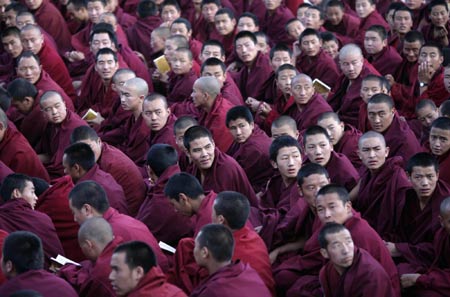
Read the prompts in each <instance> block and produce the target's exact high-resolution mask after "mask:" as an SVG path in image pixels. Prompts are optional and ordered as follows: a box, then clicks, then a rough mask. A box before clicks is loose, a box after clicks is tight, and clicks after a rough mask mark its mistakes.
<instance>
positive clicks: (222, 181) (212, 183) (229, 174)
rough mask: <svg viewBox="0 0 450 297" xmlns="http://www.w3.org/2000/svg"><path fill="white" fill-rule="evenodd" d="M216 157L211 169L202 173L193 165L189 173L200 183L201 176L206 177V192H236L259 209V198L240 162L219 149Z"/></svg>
mask: <svg viewBox="0 0 450 297" xmlns="http://www.w3.org/2000/svg"><path fill="white" fill-rule="evenodd" d="M214 156H215V157H214V162H213V164H212V165H211V167H210V168H209V169H207V170H205V171H204V172H201V171H200V169H199V168H197V166H196V165H193V166H192V168H190V170H189V172H188V173H190V174H192V175H194V176H196V177H197V178H198V180H200V181H201V180H202V179H201V175H202V174H203V175H204V176H203V177H204V179H203V182H202V186H203V189H204V190H205V191H211V190H212V191H214V192H216V193H219V192H222V191H236V192H239V193H241V194H243V195H245V197H247V199H248V200H249V202H250V205H252V206H254V207H258V204H259V203H258V198H256V195H255V192H254V191H253V188H252V186H251V184H250V182H249V181H248V178H247V175H246V174H245V172H244V170H243V169H242V167H241V166H240V165H239V164H238V162H236V160H234V159H233V158H232V157H230V156H228V155H227V154H225V153H222V152H221V151H220V150H219V149H218V148H216V149H215V151H214Z"/></svg>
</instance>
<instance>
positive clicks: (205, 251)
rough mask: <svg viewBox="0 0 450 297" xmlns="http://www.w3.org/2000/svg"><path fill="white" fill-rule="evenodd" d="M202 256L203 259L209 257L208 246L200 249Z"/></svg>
mask: <svg viewBox="0 0 450 297" xmlns="http://www.w3.org/2000/svg"><path fill="white" fill-rule="evenodd" d="M200 256H201V257H202V258H203V259H207V258H209V250H208V248H207V247H206V246H204V247H202V248H201V250H200Z"/></svg>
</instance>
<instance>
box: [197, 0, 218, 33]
mask: <svg viewBox="0 0 450 297" xmlns="http://www.w3.org/2000/svg"><path fill="white" fill-rule="evenodd" d="M221 7H222V4H221V2H220V1H217V0H205V1H204V2H203V1H202V2H201V4H200V14H201V16H196V17H194V19H192V20H191V23H192V24H193V31H194V37H195V39H197V40H199V41H200V42H205V41H207V40H209V39H211V38H210V34H211V33H212V32H213V31H214V29H215V25H214V16H215V15H216V12H217V11H218V10H219V9H220V8H221ZM196 14H197V13H196Z"/></svg>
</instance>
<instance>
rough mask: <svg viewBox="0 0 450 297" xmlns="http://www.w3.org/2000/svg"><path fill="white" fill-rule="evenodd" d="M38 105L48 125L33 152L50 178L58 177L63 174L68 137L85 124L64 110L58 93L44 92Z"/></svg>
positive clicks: (63, 104) (76, 116) (64, 106)
mask: <svg viewBox="0 0 450 297" xmlns="http://www.w3.org/2000/svg"><path fill="white" fill-rule="evenodd" d="M39 104H40V107H41V109H42V112H43V113H44V115H45V118H46V119H47V121H48V125H47V127H46V130H45V132H44V134H43V135H42V138H41V139H40V142H39V144H38V145H37V147H36V148H35V150H36V153H37V154H38V157H39V159H40V160H41V161H42V163H43V164H44V166H45V168H46V169H47V172H48V173H49V175H50V178H54V177H60V176H63V174H64V168H63V166H62V159H63V153H64V149H65V148H66V147H67V146H68V144H69V143H70V135H71V134H72V131H73V130H74V129H75V128H77V127H79V126H86V122H85V121H83V120H82V119H81V118H80V117H79V116H78V115H77V114H75V113H73V112H72V111H70V110H68V109H67V108H66V105H65V103H64V101H63V99H62V97H61V95H60V94H59V93H58V92H55V91H47V92H45V93H44V94H43V95H42V96H41V100H40V103H39Z"/></svg>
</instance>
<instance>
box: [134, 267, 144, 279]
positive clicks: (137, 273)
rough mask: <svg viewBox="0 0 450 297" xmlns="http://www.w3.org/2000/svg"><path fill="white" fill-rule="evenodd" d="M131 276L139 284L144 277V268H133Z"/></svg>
mask: <svg viewBox="0 0 450 297" xmlns="http://www.w3.org/2000/svg"><path fill="white" fill-rule="evenodd" d="M133 276H134V278H135V279H136V280H137V281H138V282H139V281H140V280H141V279H142V278H143V277H144V276H145V271H144V268H142V266H138V267H136V268H134V269H133Z"/></svg>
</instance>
